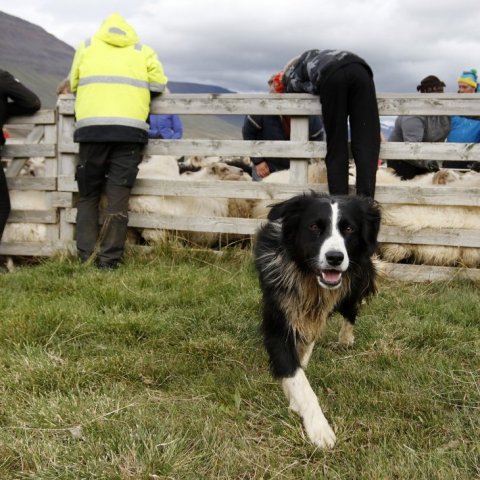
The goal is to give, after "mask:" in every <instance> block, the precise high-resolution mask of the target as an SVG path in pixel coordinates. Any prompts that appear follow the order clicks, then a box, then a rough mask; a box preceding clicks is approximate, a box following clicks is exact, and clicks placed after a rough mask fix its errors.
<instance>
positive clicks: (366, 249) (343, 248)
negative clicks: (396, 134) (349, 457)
mask: <svg viewBox="0 0 480 480" xmlns="http://www.w3.org/2000/svg"><path fill="white" fill-rule="evenodd" d="M379 228H380V208H379V206H378V204H377V203H376V202H374V201H373V200H372V199H369V198H365V197H357V196H353V195H352V196H329V195H326V194H321V193H315V192H310V193H305V194H302V195H297V196H295V197H293V198H290V199H289V200H286V201H283V202H281V203H278V204H275V205H274V206H273V207H272V208H271V210H270V213H269V215H268V222H267V223H266V224H264V225H263V226H262V227H260V229H259V231H258V234H257V239H256V245H255V251H254V256H255V266H256V268H257V271H258V273H259V277H260V286H261V288H262V292H263V322H262V330H263V340H264V346H265V348H266V350H267V353H268V356H269V360H270V368H271V371H272V374H273V376H274V377H275V378H278V379H280V380H281V382H282V387H283V390H284V392H285V395H286V396H287V399H288V400H289V402H290V408H291V409H292V410H294V411H295V412H297V413H298V414H299V415H300V416H301V417H302V419H303V424H304V427H305V430H306V433H307V435H308V437H309V439H310V440H311V441H312V442H313V443H314V444H315V445H317V446H318V447H321V448H324V447H333V445H334V444H335V440H336V438H335V434H334V432H333V430H332V428H331V427H330V425H329V424H328V422H327V420H326V418H325V416H324V415H323V412H322V409H321V408H320V405H319V403H318V399H317V396H316V395H315V393H314V391H313V390H312V388H311V386H310V384H309V382H308V380H307V377H306V376H305V373H304V369H305V368H306V366H307V363H308V361H309V359H310V355H311V353H312V350H313V346H314V344H315V342H316V341H317V340H319V339H320V337H321V336H322V332H323V330H324V328H325V324H326V321H327V318H328V317H329V316H330V315H331V314H332V313H333V312H335V311H338V312H339V313H340V314H342V316H343V317H344V320H343V323H342V327H341V330H340V333H339V342H340V343H341V344H343V345H346V346H350V345H352V344H353V340H354V337H353V324H354V323H355V318H356V316H357V312H358V308H359V305H360V303H361V301H362V299H364V298H365V297H368V296H370V295H372V294H373V293H375V291H376V287H375V268H374V265H373V263H372V260H371V256H372V254H373V253H374V251H375V248H376V245H377V236H378V230H379Z"/></svg>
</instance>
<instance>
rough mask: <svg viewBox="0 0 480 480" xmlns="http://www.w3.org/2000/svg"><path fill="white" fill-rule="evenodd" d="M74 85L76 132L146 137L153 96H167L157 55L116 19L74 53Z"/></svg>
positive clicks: (72, 87)
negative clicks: (126, 131)
mask: <svg viewBox="0 0 480 480" xmlns="http://www.w3.org/2000/svg"><path fill="white" fill-rule="evenodd" d="M70 83H71V89H72V91H73V92H74V93H75V94H76V100H75V117H76V130H79V129H82V128H85V127H87V128H88V127H103V128H102V131H105V127H108V126H124V127H128V128H136V129H141V130H143V131H145V132H148V124H147V122H146V120H147V118H148V114H149V107H150V92H155V93H161V92H163V91H164V89H165V86H166V83H167V77H166V76H165V74H164V72H163V67H162V65H161V63H160V62H159V60H158V58H157V55H156V54H155V52H154V51H153V50H152V49H151V48H150V47H148V46H147V45H142V44H140V43H139V41H138V36H137V34H136V32H135V30H134V29H133V28H132V27H131V26H130V25H129V24H128V23H127V22H126V21H125V20H124V19H123V18H122V17H121V16H120V15H118V14H113V15H110V16H109V17H108V18H107V19H106V20H105V22H103V24H102V25H101V27H100V29H99V30H98V32H97V33H96V34H95V35H94V37H93V38H91V39H89V40H88V41H86V42H84V43H82V44H81V45H80V47H79V48H78V49H77V51H76V52H75V57H74V59H73V63H72V69H71V72H70ZM100 140H101V139H100ZM119 140H120V141H121V139H119Z"/></svg>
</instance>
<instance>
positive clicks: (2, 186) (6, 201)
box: [0, 163, 10, 240]
mask: <svg viewBox="0 0 480 480" xmlns="http://www.w3.org/2000/svg"><path fill="white" fill-rule="evenodd" d="M9 215H10V195H9V193H8V186H7V179H6V177H5V172H4V171H3V167H2V165H1V163H0V240H2V235H3V230H5V225H6V224H7V219H8V216H9Z"/></svg>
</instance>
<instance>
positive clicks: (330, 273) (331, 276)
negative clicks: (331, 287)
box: [322, 270, 342, 283]
mask: <svg viewBox="0 0 480 480" xmlns="http://www.w3.org/2000/svg"><path fill="white" fill-rule="evenodd" d="M340 278H342V272H338V271H337V270H324V271H323V272H322V279H323V281H324V282H325V283H338V282H339V281H340Z"/></svg>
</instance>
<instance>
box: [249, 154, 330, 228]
mask: <svg viewBox="0 0 480 480" xmlns="http://www.w3.org/2000/svg"><path fill="white" fill-rule="evenodd" d="M289 180H290V169H286V170H279V171H277V172H272V173H271V174H270V175H268V176H267V177H265V178H264V179H263V180H262V183H273V184H275V183H283V184H285V183H289ZM307 182H308V184H326V183H327V169H326V166H325V163H324V162H322V161H318V162H314V163H311V164H309V165H308V170H307ZM278 201H280V200H278ZM274 203H275V201H272V200H259V201H256V202H255V205H254V206H253V209H252V213H251V217H252V218H261V219H263V218H267V215H268V212H269V211H270V207H271V206H272V205H273V204H274Z"/></svg>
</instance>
